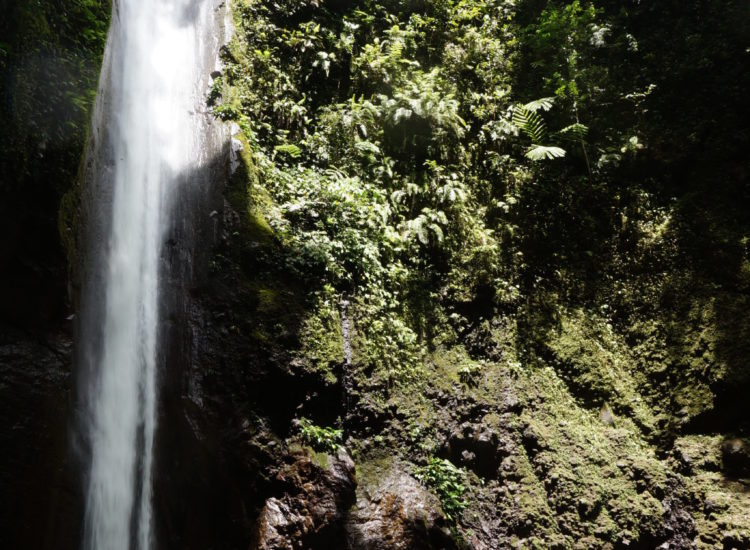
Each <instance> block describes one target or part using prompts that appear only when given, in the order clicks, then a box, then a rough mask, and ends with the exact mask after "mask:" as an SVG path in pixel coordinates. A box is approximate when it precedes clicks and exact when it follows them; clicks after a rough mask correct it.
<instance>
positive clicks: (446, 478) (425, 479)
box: [417, 457, 467, 523]
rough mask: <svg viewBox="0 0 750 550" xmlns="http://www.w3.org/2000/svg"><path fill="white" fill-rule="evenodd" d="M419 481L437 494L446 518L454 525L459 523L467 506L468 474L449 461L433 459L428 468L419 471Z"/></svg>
mask: <svg viewBox="0 0 750 550" xmlns="http://www.w3.org/2000/svg"><path fill="white" fill-rule="evenodd" d="M417 479H419V480H420V481H421V482H422V483H424V484H425V485H427V486H428V487H430V488H431V489H432V490H434V491H435V493H437V496H438V498H439V499H440V504H441V506H442V507H443V512H445V515H446V517H447V518H448V519H449V520H450V521H451V522H453V523H455V522H457V521H458V518H459V516H460V515H461V512H463V511H464V509H465V508H466V506H467V502H466V500H465V499H464V495H465V493H466V485H465V484H464V483H465V479H466V472H465V471H464V470H463V469H462V468H457V467H456V466H454V465H453V463H451V462H450V461H449V460H446V459H444V458H437V457H432V458H431V459H430V460H429V462H428V463H427V466H424V467H422V468H419V469H418V470H417Z"/></svg>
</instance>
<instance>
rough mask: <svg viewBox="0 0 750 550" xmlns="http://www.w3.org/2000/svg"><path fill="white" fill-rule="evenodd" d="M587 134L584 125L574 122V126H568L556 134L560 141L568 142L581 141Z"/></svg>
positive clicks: (587, 131) (587, 128) (586, 128)
mask: <svg viewBox="0 0 750 550" xmlns="http://www.w3.org/2000/svg"><path fill="white" fill-rule="evenodd" d="M588 133H589V127H588V126H586V125H585V124H581V123H580V122H576V123H575V124H571V125H570V126H566V127H565V128H563V129H562V130H560V131H559V132H557V135H558V136H560V137H561V138H562V139H567V140H570V141H583V140H584V139H585V138H586V136H587V135H588Z"/></svg>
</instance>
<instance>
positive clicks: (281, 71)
mask: <svg viewBox="0 0 750 550" xmlns="http://www.w3.org/2000/svg"><path fill="white" fill-rule="evenodd" d="M62 5H64V8H61V6H62ZM232 11H233V17H234V23H235V27H236V28H235V36H234V38H233V39H232V40H231V42H230V43H229V44H228V45H227V46H226V47H225V48H223V53H222V60H223V63H224V69H223V71H222V72H221V75H220V76H216V78H215V79H214V84H213V88H212V89H211V91H210V93H209V95H208V98H207V101H208V103H209V105H210V106H211V108H212V109H213V111H214V113H215V114H216V116H217V117H219V118H220V119H222V120H224V121H227V123H228V124H231V125H232V127H233V148H234V149H235V151H236V154H237V155H238V160H239V161H240V162H239V168H238V169H237V170H236V172H235V173H234V175H233V176H232V179H231V181H230V183H229V184H228V186H227V189H226V192H225V196H226V198H227V202H228V205H229V206H228V208H229V210H230V212H229V213H225V215H224V219H225V223H226V226H227V238H226V239H224V240H223V241H222V243H221V244H220V245H219V246H218V247H217V250H216V254H215V255H214V256H213V259H212V261H211V266H210V268H211V275H210V277H211V278H212V280H213V282H212V283H211V284H212V285H213V287H212V288H214V289H215V288H221V289H226V293H227V294H230V293H235V294H233V296H234V297H233V298H232V299H231V300H230V299H227V300H226V301H225V302H220V301H217V302H216V304H217V305H216V309H215V310H214V311H213V312H212V313H213V314H214V316H215V321H216V323H223V325H222V326H224V325H225V326H226V332H227V334H228V335H229V336H227V337H228V338H232V340H231V342H233V343H235V344H236V345H237V347H238V349H239V347H242V348H243V349H244V347H248V348H252V349H253V350H255V351H253V353H254V354H255V356H264V357H270V358H272V359H271V360H270V361H277V362H278V363H279V364H283V369H285V370H286V372H287V375H288V376H289V377H290V378H295V379H298V380H299V379H301V380H303V382H304V385H305V387H306V388H307V390H306V391H307V392H308V393H307V394H305V395H304V399H302V398H300V403H299V404H298V403H297V402H294V404H293V406H290V407H289V408H288V410H284V411H283V412H279V411H280V408H282V407H283V406H284V404H286V403H287V402H289V403H292V401H293V400H294V399H296V398H297V396H296V394H294V392H295V391H297V390H296V389H294V390H293V389H290V390H289V395H285V394H284V391H282V390H283V388H284V387H283V386H279V387H278V388H277V387H276V386H273V384H271V383H267V382H264V381H263V380H262V377H261V379H259V378H258V375H257V373H256V374H252V373H249V371H250V370H252V369H253V368H255V366H254V365H252V364H248V366H247V369H248V372H245V371H242V372H239V373H233V374H232V376H226V375H223V374H222V373H220V372H218V370H220V368H219V367H216V370H207V372H206V373H205V380H206V385H207V387H212V384H213V385H214V386H215V387H217V388H218V387H222V385H223V384H224V385H228V384H229V383H228V382H226V380H227V379H231V381H232V382H231V384H232V386H231V389H230V390H226V391H227V393H231V394H232V396H233V398H234V399H236V400H237V402H238V403H240V405H238V406H237V408H238V409H242V410H243V411H244V414H247V416H248V418H252V419H254V422H255V423H256V425H255V427H254V428H253V429H255V430H256V432H255V433H257V434H264V435H263V437H262V438H261V436H260V435H258V436H257V437H258V439H259V440H260V439H264V441H265V439H267V438H268V437H271V436H267V434H266V433H265V432H274V433H275V435H273V437H271V439H274V438H275V439H274V445H277V446H276V447H275V448H274V450H268V451H267V452H268V456H276V455H277V454H278V453H279V451H277V450H276V449H278V448H279V446H278V443H282V445H284V446H287V447H288V446H290V445H300V446H302V447H303V448H305V449H308V450H309V451H310V453H311V454H313V455H314V457H315V459H316V460H317V461H318V462H320V463H322V464H323V465H325V464H327V462H326V460H327V459H326V458H325V457H326V456H329V457H332V456H333V455H335V454H336V453H337V452H339V451H340V450H341V449H344V448H345V449H346V450H347V452H349V453H350V454H351V456H352V458H353V459H354V462H355V463H356V465H357V479H358V484H359V487H361V488H362V490H367V489H368V488H371V487H374V486H376V485H377V483H378V479H379V478H383V477H384V474H383V472H384V471H390V469H392V468H394V467H398V468H401V469H404V470H405V471H406V472H407V473H408V475H409V476H411V477H413V478H414V479H416V480H418V481H419V483H421V484H422V486H424V487H426V488H427V489H428V490H429V491H431V492H432V493H433V494H434V495H435V496H436V497H437V499H438V501H439V502H440V506H441V508H442V512H443V513H444V519H445V525H446V530H449V531H450V539H451V540H452V541H453V542H452V544H455V545H456V546H457V547H467V548H511V547H512V548H517V547H518V548H655V547H657V546H659V545H660V544H667V545H668V546H660V547H665V548H666V547H668V548H694V547H698V548H750V515H749V514H750V513H749V512H748V510H750V485H749V484H748V481H747V478H748V477H749V476H750V440H749V439H748V438H749V437H750V414H748V409H747V405H746V400H747V396H748V394H750V366H748V357H750V315H748V314H749V313H750V208H749V207H750V181H748V177H749V176H750V173H749V172H750V165H749V164H748V161H747V158H748V155H747V151H748V148H750V109H748V107H747V105H746V103H747V97H748V93H750V72H749V71H748V70H747V68H748V66H750V65H749V63H750V5H749V4H747V3H746V2H742V1H740V0H728V1H725V2H721V3H717V2H706V1H698V0H694V1H677V0H664V1H659V2H643V1H640V0H628V1H625V2H622V1H620V2H614V1H608V0H572V1H568V0H398V1H397V0H385V1H379V2H375V1H371V0H357V1H349V2H347V1H342V0H276V1H274V2H270V1H264V0H234V1H233V2H232ZM0 12H1V13H3V14H9V15H8V16H7V17H5V16H4V17H3V20H2V22H0V69H2V74H3V77H4V81H3V84H2V87H1V88H0V99H2V106H1V107H0V117H1V118H0V121H2V126H3V132H2V134H1V135H0V159H1V160H0V174H1V176H0V177H2V181H1V182H0V184H1V185H2V196H3V199H2V201H3V202H2V207H1V209H0V219H2V220H3V225H2V234H3V235H5V236H4V237H3V238H2V239H1V240H0V242H1V243H2V244H1V246H0V257H2V260H1V262H2V263H0V266H2V279H0V281H1V284H2V286H3V287H4V288H3V290H2V292H0V297H1V298H2V308H0V312H1V313H2V314H3V316H4V317H6V318H7V319H4V321H5V322H8V320H12V321H13V322H21V321H19V319H25V318H27V317H28V318H31V319H37V317H38V316H42V317H44V318H45V319H47V318H50V317H51V318H56V317H60V316H62V315H64V314H65V309H64V306H63V304H64V302H65V281H66V279H65V264H64V260H63V258H64V254H63V250H65V249H66V248H68V247H69V243H68V240H69V239H71V238H72V237H71V236H70V231H71V230H72V229H71V227H70V226H69V225H68V224H66V223H60V224H58V221H57V220H58V211H59V210H60V209H61V206H62V211H63V214H64V215H63V216H62V217H61V218H60V219H62V220H63V221H65V220H67V219H68V216H70V212H69V211H70V208H71V207H70V205H69V204H66V200H67V201H70V200H72V199H70V195H69V196H68V199H63V196H64V195H65V193H66V192H68V191H69V190H71V189H74V184H75V180H76V170H77V167H78V163H79V161H80V155H81V152H82V147H83V141H84V140H85V134H86V130H85V128H86V123H87V120H88V116H89V111H90V107H91V104H92V100H93V94H94V91H95V82H96V75H97V73H98V70H99V66H98V63H99V62H100V59H101V58H100V56H101V50H102V48H103V40H104V36H105V34H106V28H107V17H108V12H109V5H107V3H106V2H99V1H97V0H85V1H84V0H78V1H75V2H62V3H60V2H53V1H49V0H48V1H43V2H40V3H39V2H37V3H31V2H28V3H23V2H21V3H16V4H15V7H14V8H10V7H8V8H7V9H6V8H3V9H2V10H0ZM50 81H54V82H55V85H54V86H50V85H49V82H50ZM73 192H75V191H73ZM61 202H62V205H61ZM66 212H67V213H66ZM58 225H59V230H60V231H59V235H55V231H57V230H58ZM63 243H64V244H63ZM50 279H51V280H54V281H55V283H53V284H51V283H49V282H48V280H50ZM40 281H46V282H45V283H44V284H42V283H41V282H40ZM19 290H23V291H22V292H20V291H19ZM40 293H49V295H50V296H52V298H48V299H44V300H42V299H39V294H40ZM35 300H38V301H35ZM32 303H33V304H37V303H43V304H47V305H46V306H45V307H42V308H41V312H40V308H39V307H38V306H31V305H29V304H32ZM50 303H52V304H54V305H53V306H49V304H50ZM50 309H51V311H48V310H50ZM279 358H281V359H279ZM217 363H218V361H217ZM238 379H239V380H240V381H239V382H238V381H237V380H238ZM264 384H265V385H264ZM289 387H290V388H292V386H289ZM294 388H296V386H294ZM270 389H273V390H274V391H276V390H278V393H276V394H274V395H266V396H262V395H260V394H263V393H267V392H268V391H269V390H270ZM292 394H294V395H292ZM268 401H278V403H276V404H274V407H277V408H271V409H269V406H268V404H267V403H268ZM279 403H281V404H279ZM297 405H299V406H297ZM295 407H296V408H295ZM269 410H271V412H270V413H269V412H268V411H269ZM264 415H265V416H264ZM266 416H271V418H270V420H269V418H266ZM269 426H272V428H269ZM253 437H255V436H253ZM290 442H291V443H290ZM254 445H255V443H254ZM257 445H258V446H263V445H266V443H263V444H261V443H257ZM263 448H264V449H266V447H263ZM268 449H270V447H269V448H268ZM394 464H396V465H397V466H394ZM268 483H269V484H270V483H271V482H268ZM359 490H360V489H358V491H359ZM358 494H359V493H358ZM309 536H310V537H312V535H309ZM315 540H316V539H313V538H311V539H305V541H306V544H308V545H309V546H310V547H320V548H323V547H324V546H315V544H316V542H315ZM395 547H397V546H394V548H395ZM429 547H431V546H425V548H429ZM435 547H438V546H435Z"/></svg>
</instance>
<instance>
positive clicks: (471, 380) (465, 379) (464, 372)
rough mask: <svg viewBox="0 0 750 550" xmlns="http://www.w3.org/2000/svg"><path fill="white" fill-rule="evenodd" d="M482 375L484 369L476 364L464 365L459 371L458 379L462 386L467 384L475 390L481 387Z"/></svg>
mask: <svg viewBox="0 0 750 550" xmlns="http://www.w3.org/2000/svg"><path fill="white" fill-rule="evenodd" d="M481 374H482V367H481V366H480V365H478V364H476V363H472V364H470V365H464V366H462V367H461V368H459V369H458V379H459V380H461V383H462V384H466V385H467V386H469V387H470V388H475V387H477V386H478V385H479V377H480V375H481Z"/></svg>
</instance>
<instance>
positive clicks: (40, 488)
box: [0, 322, 83, 550]
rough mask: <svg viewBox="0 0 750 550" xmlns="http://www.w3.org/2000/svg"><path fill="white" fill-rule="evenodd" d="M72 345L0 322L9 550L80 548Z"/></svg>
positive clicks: (2, 487) (0, 440) (4, 525)
mask: <svg viewBox="0 0 750 550" xmlns="http://www.w3.org/2000/svg"><path fill="white" fill-rule="evenodd" d="M71 345H72V343H71V339H70V336H69V335H68V334H66V333H65V332H64V331H62V332H48V333H39V334H32V333H26V332H21V331H17V330H15V329H12V328H10V327H8V326H5V325H3V324H2V322H0V449H2V457H3V458H2V461H0V494H2V499H0V533H2V534H1V535H0V541H2V547H3V548H39V549H42V550H43V549H46V548H59V549H61V550H64V549H68V548H70V549H73V548H78V547H79V545H80V541H79V540H78V527H79V525H80V521H81V517H82V506H83V502H82V498H81V491H80V489H81V487H80V485H79V481H78V478H77V475H76V472H77V467H78V464H76V460H75V459H76V457H75V456H73V453H72V452H71V447H70V440H69V439H68V437H67V433H68V424H69V421H70V418H71V416H70V408H69V392H70V391H71V377H70V371H71V367H70V363H71Z"/></svg>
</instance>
